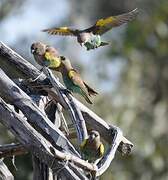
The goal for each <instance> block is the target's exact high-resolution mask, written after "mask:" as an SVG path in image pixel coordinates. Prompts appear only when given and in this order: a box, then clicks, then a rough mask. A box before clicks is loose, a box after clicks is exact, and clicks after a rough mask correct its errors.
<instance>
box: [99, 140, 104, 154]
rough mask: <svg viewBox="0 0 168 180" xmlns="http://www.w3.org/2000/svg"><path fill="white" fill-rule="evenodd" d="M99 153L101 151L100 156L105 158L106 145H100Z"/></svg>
mask: <svg viewBox="0 0 168 180" xmlns="http://www.w3.org/2000/svg"><path fill="white" fill-rule="evenodd" d="M99 151H100V156H103V155H104V145H103V143H101V144H100V147H99Z"/></svg>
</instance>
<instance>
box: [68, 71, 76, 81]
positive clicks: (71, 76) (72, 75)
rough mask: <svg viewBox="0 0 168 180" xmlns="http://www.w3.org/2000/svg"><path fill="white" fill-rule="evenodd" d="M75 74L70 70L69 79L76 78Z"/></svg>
mask: <svg viewBox="0 0 168 180" xmlns="http://www.w3.org/2000/svg"><path fill="white" fill-rule="evenodd" d="M75 73H76V72H75V71H74V70H70V71H69V73H68V76H69V78H70V79H72V78H73V77H74V75H75Z"/></svg>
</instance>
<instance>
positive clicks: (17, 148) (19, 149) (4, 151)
mask: <svg viewBox="0 0 168 180" xmlns="http://www.w3.org/2000/svg"><path fill="white" fill-rule="evenodd" d="M27 153H28V151H27V150H26V149H25V148H24V147H23V145H21V144H19V143H17V144H14V143H12V144H5V145H0V159H1V158H5V157H12V156H18V155H24V154H27Z"/></svg>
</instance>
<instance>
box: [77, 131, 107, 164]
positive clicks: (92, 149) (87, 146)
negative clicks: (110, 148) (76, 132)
mask: <svg viewBox="0 0 168 180" xmlns="http://www.w3.org/2000/svg"><path fill="white" fill-rule="evenodd" d="M80 149H81V152H82V153H83V154H84V158H85V160H88V161H90V162H92V161H95V160H97V159H99V158H101V157H102V156H103V155H104V151H105V150H104V149H105V148H104V145H103V143H102V142H101V140H100V134H99V132H98V131H95V130H91V132H90V133H89V136H88V138H87V139H84V140H83V142H82V143H81V145H80Z"/></svg>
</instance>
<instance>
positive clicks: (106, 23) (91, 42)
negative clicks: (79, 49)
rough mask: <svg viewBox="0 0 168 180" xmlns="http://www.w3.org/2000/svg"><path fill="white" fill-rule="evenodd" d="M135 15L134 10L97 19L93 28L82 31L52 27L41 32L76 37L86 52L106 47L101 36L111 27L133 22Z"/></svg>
mask: <svg viewBox="0 0 168 180" xmlns="http://www.w3.org/2000/svg"><path fill="white" fill-rule="evenodd" d="M137 14H138V9H137V8H136V9H134V10H132V11H130V12H128V13H124V14H121V15H117V16H110V17H107V18H103V19H99V20H98V21H97V22H96V23H95V24H94V25H93V26H91V27H89V28H87V29H84V30H79V29H73V28H69V27H54V28H50V29H44V30H42V31H43V32H47V33H48V34H51V35H62V36H73V37H76V38H77V41H78V43H79V44H80V45H81V46H85V47H86V49H87V50H90V49H95V48H98V47H100V46H106V45H108V44H109V43H108V42H103V41H102V40H101V35H103V34H104V33H106V32H107V31H110V30H111V29H112V28H113V27H117V26H120V25H122V24H124V23H127V22H129V21H131V20H133V19H134V18H135V17H136V15H137Z"/></svg>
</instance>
